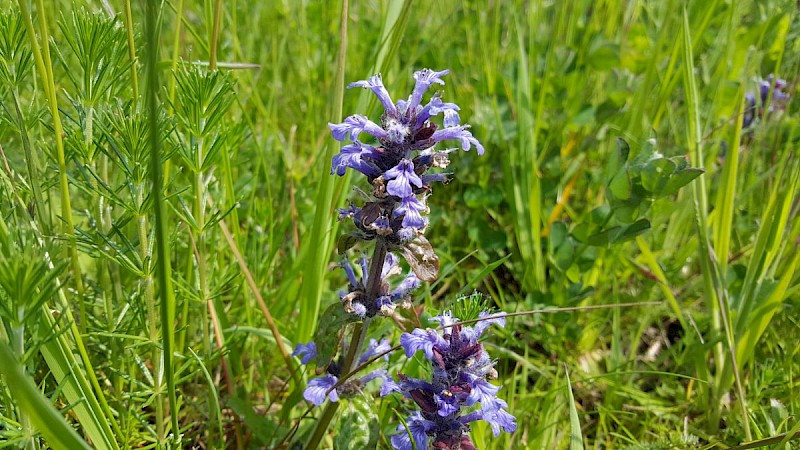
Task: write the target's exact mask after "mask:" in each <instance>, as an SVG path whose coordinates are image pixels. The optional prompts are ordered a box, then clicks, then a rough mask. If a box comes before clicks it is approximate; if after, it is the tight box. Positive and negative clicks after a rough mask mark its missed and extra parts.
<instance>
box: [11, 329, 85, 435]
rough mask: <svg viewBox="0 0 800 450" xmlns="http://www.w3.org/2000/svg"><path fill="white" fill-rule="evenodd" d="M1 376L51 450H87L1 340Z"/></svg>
mask: <svg viewBox="0 0 800 450" xmlns="http://www.w3.org/2000/svg"><path fill="white" fill-rule="evenodd" d="M0 374H2V375H3V380H4V381H5V385H6V386H12V387H13V391H14V394H13V395H14V400H15V402H16V403H17V405H19V407H20V409H21V410H22V411H23V412H24V413H25V414H27V415H28V417H30V419H31V422H33V425H34V426H35V427H36V429H37V431H39V432H40V433H42V436H44V438H45V440H46V441H47V445H48V446H49V447H50V448H53V449H54V450H61V449H63V450H78V449H86V450H89V448H90V447H89V445H88V444H86V442H85V441H84V440H83V439H81V437H80V436H78V433H76V432H75V430H74V429H73V428H72V427H71V426H70V425H69V424H68V423H67V421H66V420H64V417H63V416H62V415H61V413H60V412H58V410H56V409H55V407H53V405H52V404H51V403H50V401H49V400H48V399H47V398H45V396H44V395H42V393H41V392H40V391H39V389H37V388H36V384H34V382H33V380H31V378H30V377H29V376H27V375H26V374H25V372H24V371H23V368H22V365H21V364H20V363H19V361H17V358H16V357H15V356H14V353H13V352H12V351H11V349H10V348H9V346H8V344H7V343H5V342H4V341H2V340H0Z"/></svg>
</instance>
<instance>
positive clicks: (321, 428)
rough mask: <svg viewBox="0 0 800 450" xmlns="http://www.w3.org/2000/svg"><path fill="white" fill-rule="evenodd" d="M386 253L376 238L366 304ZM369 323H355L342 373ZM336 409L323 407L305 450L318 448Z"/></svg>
mask: <svg viewBox="0 0 800 450" xmlns="http://www.w3.org/2000/svg"><path fill="white" fill-rule="evenodd" d="M386 251H387V249H386V243H385V242H384V241H383V239H382V238H377V239H376V240H375V250H374V251H373V252H372V259H371V260H370V263H369V275H368V277H367V288H366V291H367V292H366V297H367V299H368V302H369V301H375V299H376V298H377V297H378V291H379V290H380V287H381V273H382V272H383V264H384V261H385V260H386ZM369 322H370V319H366V320H364V322H363V323H357V324H356V325H355V327H354V328H353V334H352V336H351V339H350V345H349V346H348V348H347V355H346V356H345V360H344V364H342V373H350V372H352V371H353V369H355V367H356V366H357V364H356V363H357V362H358V358H357V357H356V356H357V355H358V353H359V351H360V349H361V346H362V345H363V344H364V340H365V339H366V337H367V331H368V329H369ZM338 408H339V403H338V402H328V404H327V405H325V409H324V410H323V411H322V415H321V416H320V418H319V420H318V421H317V426H316V428H314V433H313V434H312V435H311V439H309V441H308V445H307V446H306V450H313V449H315V448H317V447H318V446H319V444H320V442H321V441H322V438H323V437H324V436H325V433H326V432H327V431H328V425H330V422H331V420H333V416H334V415H335V414H336V410H337V409H338Z"/></svg>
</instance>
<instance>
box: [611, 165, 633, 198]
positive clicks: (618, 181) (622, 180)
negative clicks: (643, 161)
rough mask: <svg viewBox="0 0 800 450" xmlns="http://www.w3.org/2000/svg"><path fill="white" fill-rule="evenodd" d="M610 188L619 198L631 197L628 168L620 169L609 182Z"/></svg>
mask: <svg viewBox="0 0 800 450" xmlns="http://www.w3.org/2000/svg"><path fill="white" fill-rule="evenodd" d="M608 189H609V190H610V191H611V193H612V194H614V197H616V198H617V199H618V200H627V199H629V198H630V197H631V191H632V187H631V180H630V178H629V176H628V172H627V171H626V170H620V171H619V172H617V174H616V175H614V178H612V179H611V182H610V183H608Z"/></svg>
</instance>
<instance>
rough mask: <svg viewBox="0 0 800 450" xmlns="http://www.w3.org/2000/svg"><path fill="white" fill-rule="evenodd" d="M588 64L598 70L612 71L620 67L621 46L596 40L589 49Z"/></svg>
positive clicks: (603, 40)
mask: <svg viewBox="0 0 800 450" xmlns="http://www.w3.org/2000/svg"><path fill="white" fill-rule="evenodd" d="M586 63H587V64H588V65H589V66H591V67H593V68H594V69H597V70H611V69H613V68H615V67H619V65H620V60H619V45H617V44H613V43H611V42H605V39H595V41H594V42H592V44H591V45H590V47H589V54H588V55H587V56H586Z"/></svg>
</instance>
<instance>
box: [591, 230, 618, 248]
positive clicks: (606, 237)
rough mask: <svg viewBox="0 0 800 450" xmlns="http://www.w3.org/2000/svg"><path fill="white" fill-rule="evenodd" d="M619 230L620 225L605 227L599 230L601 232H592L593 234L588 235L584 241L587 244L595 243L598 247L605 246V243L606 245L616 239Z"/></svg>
mask: <svg viewBox="0 0 800 450" xmlns="http://www.w3.org/2000/svg"><path fill="white" fill-rule="evenodd" d="M621 231H622V227H620V226H616V227H611V228H607V229H605V230H603V231H601V232H599V233H597V234H593V235H591V236H589V238H588V239H587V240H586V242H587V243H588V244H589V245H596V246H598V247H602V246H605V245H608V244H610V243H612V242H614V241H615V240H616V239H617V237H618V236H619V233H620V232H621Z"/></svg>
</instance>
